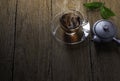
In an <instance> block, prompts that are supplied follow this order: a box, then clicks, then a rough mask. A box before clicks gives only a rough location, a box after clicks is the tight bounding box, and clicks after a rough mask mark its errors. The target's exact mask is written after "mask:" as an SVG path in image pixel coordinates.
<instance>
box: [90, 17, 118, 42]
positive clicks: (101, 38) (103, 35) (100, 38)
mask: <svg viewBox="0 0 120 81" xmlns="http://www.w3.org/2000/svg"><path fill="white" fill-rule="evenodd" d="M92 30H93V34H94V36H93V41H94V42H110V41H112V40H114V41H115V42H117V43H118V44H120V40H118V39H116V32H117V30H116V26H115V25H114V24H113V23H112V22H111V21H109V20H104V19H102V20H98V21H97V22H96V23H95V24H94V25H93V29H92Z"/></svg>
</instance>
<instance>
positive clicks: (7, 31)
mask: <svg viewBox="0 0 120 81" xmlns="http://www.w3.org/2000/svg"><path fill="white" fill-rule="evenodd" d="M15 11H16V0H2V1H0V81H12V68H13V54H14V28H15Z"/></svg>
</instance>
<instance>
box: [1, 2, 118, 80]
mask: <svg viewBox="0 0 120 81" xmlns="http://www.w3.org/2000/svg"><path fill="white" fill-rule="evenodd" d="M92 1H101V2H105V4H106V6H107V7H109V8H111V9H112V10H113V11H114V12H115V13H116V16H115V17H112V18H111V20H112V21H113V22H114V23H115V24H116V25H117V29H118V33H117V37H118V38H120V33H119V32H120V1H119V0H66V1H65V0H0V81H120V46H118V45H117V44H116V43H114V42H111V43H108V44H95V43H93V42H92V41H91V39H92V34H91V35H90V36H89V37H88V38H87V40H86V41H85V42H83V43H81V44H79V45H77V46H65V45H60V44H59V43H58V42H56V41H55V40H54V39H53V37H52V36H51V27H50V22H51V20H52V18H53V17H54V16H55V15H56V14H57V13H59V12H60V11H62V10H63V9H66V8H74V9H77V10H80V11H82V13H83V14H84V15H85V16H86V17H87V18H88V19H89V21H90V23H91V27H92V25H93V23H94V22H95V21H96V20H98V19H101V17H100V15H99V14H98V12H94V13H93V12H90V11H89V12H88V11H86V9H85V8H84V7H83V3H86V2H92Z"/></svg>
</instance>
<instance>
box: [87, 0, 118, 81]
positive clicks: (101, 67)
mask: <svg viewBox="0 0 120 81" xmlns="http://www.w3.org/2000/svg"><path fill="white" fill-rule="evenodd" d="M92 1H95V0H88V1H87V2H92ZM97 1H102V2H105V5H106V6H107V7H109V8H111V9H112V10H113V11H114V12H115V13H116V16H115V17H112V18H110V20H112V21H113V22H114V23H115V24H116V26H117V29H118V33H117V34H118V35H117V37H118V38H120V33H119V31H120V27H119V26H120V23H119V17H120V14H119V12H120V10H119V8H120V5H118V4H120V2H119V1H118V0H116V1H113V0H111V1H106V0H97ZM88 14H89V20H90V21H91V23H94V22H95V21H96V20H98V19H101V17H100V15H99V13H98V12H94V13H93V12H89V13H88ZM91 39H92V37H91ZM90 46H91V60H92V62H91V64H92V73H93V81H120V77H119V75H120V69H119V68H120V55H119V54H120V50H119V47H118V45H117V44H116V43H114V42H110V43H108V44H97V43H96V44H95V43H93V42H90Z"/></svg>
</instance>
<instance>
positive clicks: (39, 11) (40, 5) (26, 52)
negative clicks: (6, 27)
mask: <svg viewBox="0 0 120 81" xmlns="http://www.w3.org/2000/svg"><path fill="white" fill-rule="evenodd" d="M17 6H18V7H17V9H18V10H17V21H16V23H17V24H16V41H15V42H16V49H15V61H14V81H47V80H48V77H49V60H50V57H49V56H50V55H51V51H52V49H51V47H52V45H51V33H50V19H51V1H50V0H19V1H18V5H17Z"/></svg>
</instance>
